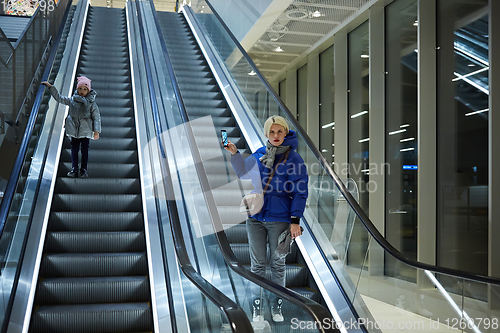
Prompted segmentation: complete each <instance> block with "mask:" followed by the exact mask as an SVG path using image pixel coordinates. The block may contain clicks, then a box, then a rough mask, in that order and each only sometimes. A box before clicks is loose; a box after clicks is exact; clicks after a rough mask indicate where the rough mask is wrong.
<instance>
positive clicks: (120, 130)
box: [101, 127, 136, 139]
mask: <svg viewBox="0 0 500 333" xmlns="http://www.w3.org/2000/svg"><path fill="white" fill-rule="evenodd" d="M135 137H136V135H135V128H134V127H109V128H105V132H104V133H102V135H101V138H122V139H127V138H134V139H135Z"/></svg>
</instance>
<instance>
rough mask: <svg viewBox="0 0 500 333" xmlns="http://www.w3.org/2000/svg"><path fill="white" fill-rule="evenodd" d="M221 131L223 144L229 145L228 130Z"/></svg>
mask: <svg viewBox="0 0 500 333" xmlns="http://www.w3.org/2000/svg"><path fill="white" fill-rule="evenodd" d="M220 132H221V135H222V145H223V146H224V147H227V145H228V142H227V132H226V130H221V131H220Z"/></svg>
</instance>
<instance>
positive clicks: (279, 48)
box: [274, 46, 283, 52]
mask: <svg viewBox="0 0 500 333" xmlns="http://www.w3.org/2000/svg"><path fill="white" fill-rule="evenodd" d="M274 52H283V49H282V48H281V46H278V47H277V48H275V49H274Z"/></svg>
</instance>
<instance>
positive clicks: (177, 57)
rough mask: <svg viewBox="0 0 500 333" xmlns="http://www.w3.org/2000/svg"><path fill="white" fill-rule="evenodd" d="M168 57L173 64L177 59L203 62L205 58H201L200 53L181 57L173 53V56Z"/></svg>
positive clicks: (201, 54)
mask: <svg viewBox="0 0 500 333" xmlns="http://www.w3.org/2000/svg"><path fill="white" fill-rule="evenodd" d="M169 56H170V59H171V60H172V62H175V61H177V60H179V59H182V60H205V57H204V56H203V53H201V52H198V53H194V54H189V55H181V54H178V53H174V54H169Z"/></svg>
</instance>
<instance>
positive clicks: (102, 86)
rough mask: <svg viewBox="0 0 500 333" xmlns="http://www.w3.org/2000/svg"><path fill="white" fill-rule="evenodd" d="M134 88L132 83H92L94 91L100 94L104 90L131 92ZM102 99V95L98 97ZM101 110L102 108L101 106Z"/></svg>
mask: <svg viewBox="0 0 500 333" xmlns="http://www.w3.org/2000/svg"><path fill="white" fill-rule="evenodd" d="M131 88H132V86H131V84H130V83H113V82H102V81H92V89H95V90H96V91H97V92H100V91H101V90H103V89H114V90H130V89H131ZM98 96H99V97H100V95H98ZM99 110H100V111H102V110H101V107H100V106H99Z"/></svg>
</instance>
